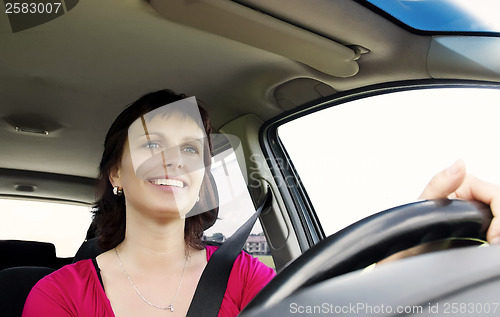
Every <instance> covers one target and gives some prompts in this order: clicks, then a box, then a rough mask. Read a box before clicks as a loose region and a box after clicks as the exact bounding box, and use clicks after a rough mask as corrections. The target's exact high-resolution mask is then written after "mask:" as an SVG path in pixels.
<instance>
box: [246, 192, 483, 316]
mask: <svg viewBox="0 0 500 317" xmlns="http://www.w3.org/2000/svg"><path fill="white" fill-rule="evenodd" d="M491 219H492V215H491V210H490V209H489V207H488V206H487V205H485V204H482V203H478V202H471V201H462V200H449V199H438V200H426V201H420V202H415V203H411V204H406V205H402V206H398V207H394V208H391V209H388V210H385V211H382V212H379V213H377V214H374V215H372V216H369V217H367V218H364V219H362V220H360V221H358V222H356V223H354V224H352V225H350V226H349V227H347V228H345V229H343V230H341V231H339V232H337V233H336V234H334V235H332V236H330V237H328V238H326V239H324V240H323V241H321V242H320V243H318V244H317V245H315V246H313V247H312V248H310V249H309V250H307V251H306V252H305V253H304V254H302V255H301V256H300V257H299V258H297V259H296V260H295V261H293V262H292V263H291V264H290V265H288V266H287V267H286V268H285V269H284V270H283V271H281V272H280V273H279V274H278V275H277V276H276V278H275V279H274V280H273V281H271V282H270V283H269V284H268V285H267V286H266V287H265V288H264V289H263V290H262V291H261V292H260V293H259V294H258V295H257V296H256V297H255V298H254V299H253V300H252V301H251V302H250V304H249V305H248V306H247V307H246V308H245V309H244V310H243V312H242V313H243V315H244V313H245V312H248V311H251V310H252V309H253V308H257V307H259V308H263V307H267V306H271V305H273V304H276V303H278V302H280V301H281V300H282V299H284V298H285V297H288V296H290V295H291V294H293V293H295V292H297V291H298V290H300V289H302V288H304V287H306V286H308V285H312V284H315V283H318V282H320V281H323V280H325V279H328V278H332V277H335V276H338V275H341V274H344V273H348V272H351V271H355V270H357V269H361V268H364V267H366V266H368V265H370V264H372V263H375V262H378V261H380V260H382V259H384V258H386V257H388V256H390V255H392V254H394V253H397V252H399V251H402V250H406V249H408V248H411V247H415V246H417V245H421V244H424V243H427V242H431V241H437V240H442V239H448V238H474V239H481V240H484V239H485V235H486V231H487V229H488V227H489V224H490V222H491Z"/></svg>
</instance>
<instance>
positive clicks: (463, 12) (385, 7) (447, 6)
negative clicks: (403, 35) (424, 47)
mask: <svg viewBox="0 0 500 317" xmlns="http://www.w3.org/2000/svg"><path fill="white" fill-rule="evenodd" d="M366 2H368V3H371V4H372V5H374V6H375V7H377V8H379V9H381V10H382V11H384V12H386V13H387V14H389V15H390V16H392V17H394V18H395V19H397V20H399V21H400V22H402V23H404V24H406V25H407V26H409V27H411V28H413V29H416V30H420V31H429V32H445V33H449V32H451V33H455V32H474V33H482V32H484V33H498V32H500V17H499V14H498V13H499V12H500V11H499V9H500V1H499V0H366Z"/></svg>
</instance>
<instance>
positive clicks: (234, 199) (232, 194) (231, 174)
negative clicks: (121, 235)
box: [204, 149, 275, 268]
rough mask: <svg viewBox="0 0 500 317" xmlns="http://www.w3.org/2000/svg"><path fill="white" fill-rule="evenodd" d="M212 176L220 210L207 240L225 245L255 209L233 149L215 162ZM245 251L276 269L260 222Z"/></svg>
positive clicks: (205, 235)
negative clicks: (215, 184) (215, 185)
mask: <svg viewBox="0 0 500 317" xmlns="http://www.w3.org/2000/svg"><path fill="white" fill-rule="evenodd" d="M212 175H213V176H214V178H215V182H216V183H217V191H218V195H219V201H220V207H219V215H218V220H217V221H216V222H215V224H214V225H213V226H212V227H211V228H209V229H208V230H206V231H205V233H204V239H205V240H206V241H214V242H224V241H225V240H226V239H227V238H228V237H230V236H231V235H232V234H233V233H234V232H235V231H236V230H237V229H238V228H239V227H240V226H241V225H243V223H244V222H245V221H246V220H247V219H248V218H250V216H252V215H253V214H254V212H255V208H254V205H253V203H252V199H251V197H250V194H249V192H248V188H247V184H246V182H245V179H244V177H243V174H242V173H241V169H240V166H239V165H238V161H237V159H236V154H235V152H234V151H233V149H228V150H226V151H224V152H222V153H219V154H218V155H216V156H215V157H214V158H213V162H212ZM243 248H244V249H245V250H246V251H247V252H248V253H250V254H252V255H253V256H255V257H258V258H259V259H260V260H261V261H262V262H263V263H265V264H266V265H268V266H269V267H272V268H274V267H275V266H274V262H273V259H272V256H271V250H270V247H269V244H268V242H267V240H266V237H265V236H264V233H263V230H262V227H261V225H260V223H259V222H258V221H257V222H256V223H255V225H254V227H253V229H252V231H251V233H250V236H249V237H248V239H247V241H246V243H245V246H244V247H243Z"/></svg>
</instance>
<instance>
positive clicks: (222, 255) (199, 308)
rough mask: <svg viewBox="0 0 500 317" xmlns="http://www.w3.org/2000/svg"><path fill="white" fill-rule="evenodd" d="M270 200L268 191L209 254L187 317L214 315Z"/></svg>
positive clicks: (213, 316) (210, 316)
mask: <svg viewBox="0 0 500 317" xmlns="http://www.w3.org/2000/svg"><path fill="white" fill-rule="evenodd" d="M271 197H272V195H271V191H270V190H268V191H267V193H266V197H265V199H264V201H263V202H262V203H261V204H260V205H259V207H258V208H257V210H256V211H255V213H254V214H253V215H252V216H251V217H250V218H249V219H248V220H247V221H246V222H245V223H244V224H243V225H242V226H241V227H240V228H239V229H238V230H236V232H235V233H234V234H233V235H232V236H231V237H229V238H228V239H227V240H226V242H224V243H223V244H222V246H220V247H219V248H218V249H217V250H216V251H215V252H214V254H212V256H211V257H210V260H209V261H208V263H207V266H206V267H205V270H204V271H203V273H202V275H201V278H200V281H199V283H198V286H197V288H196V292H195V294H194V297H193V300H192V301H191V305H190V306H189V310H188V313H187V315H186V316H187V317H216V316H217V315H218V313H219V309H220V306H221V304H222V299H223V298H224V293H225V292H226V288H227V282H228V280H229V274H230V273H231V269H232V268H233V264H234V261H235V260H236V257H237V256H238V254H239V253H240V252H241V249H242V248H243V246H244V245H245V242H246V240H247V239H248V236H249V235H250V232H251V230H252V228H253V226H254V224H255V221H256V220H257V218H258V217H259V215H260V213H261V212H262V210H264V209H267V208H268V207H269V206H270V204H271V200H272V199H271Z"/></svg>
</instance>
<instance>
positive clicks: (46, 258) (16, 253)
mask: <svg viewBox="0 0 500 317" xmlns="http://www.w3.org/2000/svg"><path fill="white" fill-rule="evenodd" d="M0 255H1V260H0V270H1V269H4V268H8V267H14V266H47V267H54V265H57V264H56V261H57V257H56V247H55V246H54V245H53V244H52V243H47V242H38V241H22V240H0Z"/></svg>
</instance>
